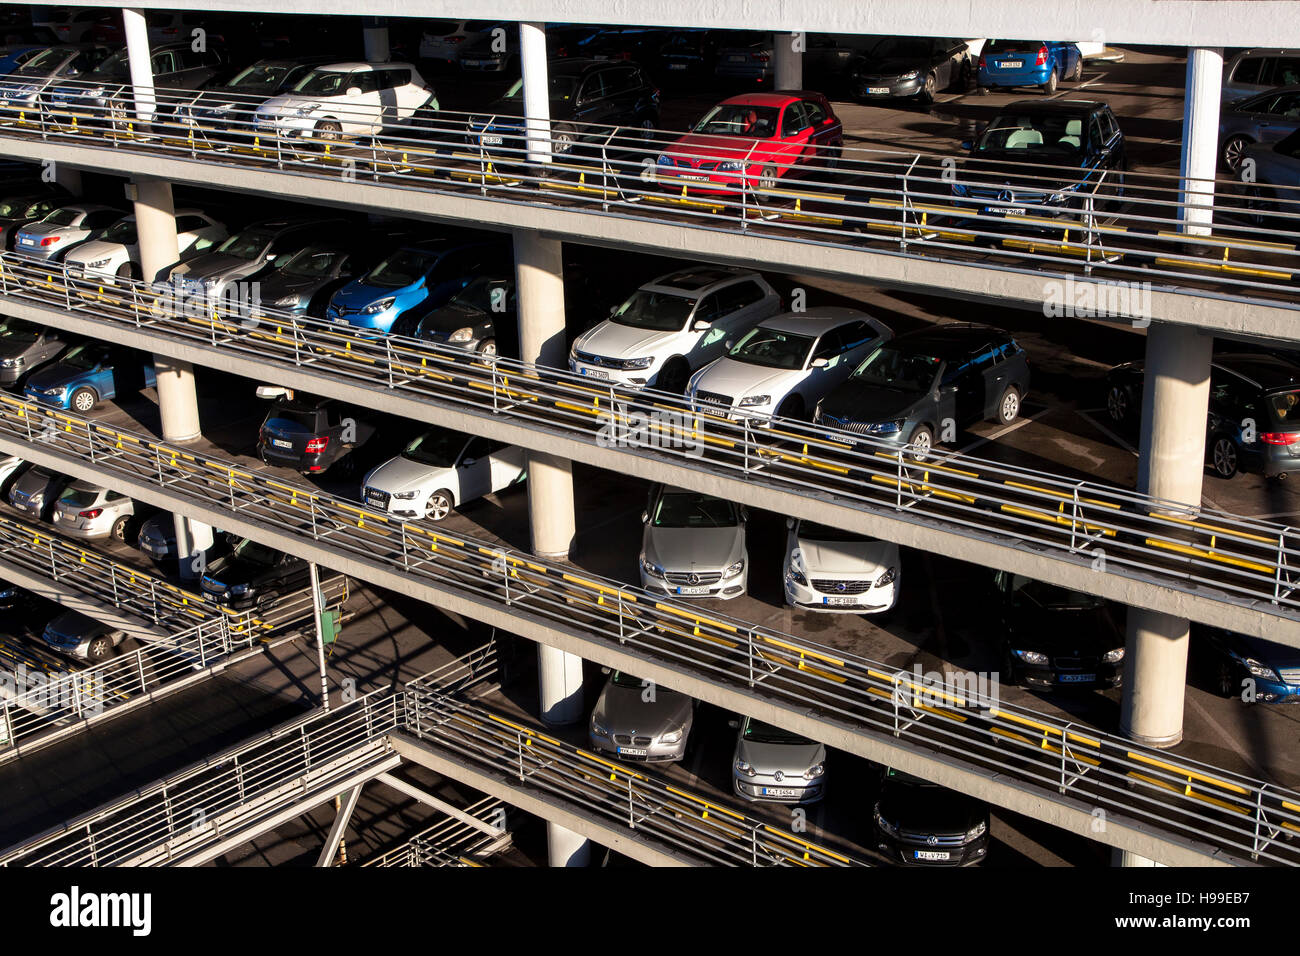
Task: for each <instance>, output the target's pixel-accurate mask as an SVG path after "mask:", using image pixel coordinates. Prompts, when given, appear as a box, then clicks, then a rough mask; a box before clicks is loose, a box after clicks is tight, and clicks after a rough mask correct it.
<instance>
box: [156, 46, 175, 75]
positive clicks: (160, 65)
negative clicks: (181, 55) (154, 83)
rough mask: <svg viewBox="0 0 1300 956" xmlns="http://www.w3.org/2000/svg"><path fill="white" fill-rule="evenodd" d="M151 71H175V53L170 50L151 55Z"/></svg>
mask: <svg viewBox="0 0 1300 956" xmlns="http://www.w3.org/2000/svg"><path fill="white" fill-rule="evenodd" d="M152 65H153V71H154V73H155V74H158V73H175V72H176V55H175V54H174V53H172V52H171V51H170V50H165V51H163V52H162V53H155V54H154V55H153V64H152Z"/></svg>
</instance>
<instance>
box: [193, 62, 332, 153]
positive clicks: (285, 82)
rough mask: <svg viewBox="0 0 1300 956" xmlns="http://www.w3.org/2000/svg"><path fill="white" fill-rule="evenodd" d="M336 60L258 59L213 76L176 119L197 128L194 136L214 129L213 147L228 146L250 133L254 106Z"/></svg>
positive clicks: (293, 85) (251, 132)
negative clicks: (216, 135) (218, 135)
mask: <svg viewBox="0 0 1300 956" xmlns="http://www.w3.org/2000/svg"><path fill="white" fill-rule="evenodd" d="M335 59H337V58H336V57H332V56H311V57H300V58H295V59H282V58H277V59H265V60H258V61H257V62H256V63H253V64H251V65H249V66H246V67H244V68H243V69H242V70H239V71H237V72H235V73H234V74H233V75H231V74H229V73H222V74H218V75H217V76H214V77H213V78H212V79H211V80H209V81H208V82H207V83H204V84H203V86H202V87H201V88H200V89H199V90H198V91H197V92H196V93H195V95H194V96H193V97H192V98H191V99H190V100H189V101H188V102H184V103H179V104H177V106H176V110H175V114H174V115H175V119H176V121H177V122H178V123H179V124H181V125H182V126H195V127H198V129H196V131H195V133H196V135H199V134H200V131H202V132H213V131H217V132H219V133H220V134H221V135H220V137H219V138H218V139H217V141H216V142H215V143H213V145H214V146H217V147H222V146H225V145H227V141H228V140H232V139H233V140H235V141H241V140H243V139H249V138H251V137H252V134H253V120H254V118H255V116H256V114H257V108H258V106H260V105H261V104H263V103H265V102H266V101H267V100H269V99H270V98H271V97H273V96H279V95H281V94H284V93H288V92H289V91H290V90H292V89H293V88H294V87H295V86H297V85H298V84H299V83H300V82H302V80H303V79H304V78H306V76H307V74H309V73H310V72H311V71H312V70H313V69H315V68H316V67H318V66H324V65H325V64H327V63H330V62H332V61H333V60H335Z"/></svg>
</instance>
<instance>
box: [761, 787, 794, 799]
mask: <svg viewBox="0 0 1300 956" xmlns="http://www.w3.org/2000/svg"><path fill="white" fill-rule="evenodd" d="M801 793H802V791H800V790H795V789H793V788H791V787H764V788H763V796H765V797H797V796H799V795H800V794H801Z"/></svg>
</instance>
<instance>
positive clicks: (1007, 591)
mask: <svg viewBox="0 0 1300 956" xmlns="http://www.w3.org/2000/svg"><path fill="white" fill-rule="evenodd" d="M993 581H994V585H995V587H996V588H997V591H998V597H999V609H998V611H999V613H998V621H997V623H998V625H999V626H998V631H999V633H1001V635H1002V658H1003V667H1002V670H1003V674H1004V675H1005V679H1006V680H1007V681H1008V682H1009V683H1011V684H1019V685H1022V686H1025V687H1031V688H1034V689H1037V690H1057V689H1064V688H1070V687H1083V688H1090V689H1095V688H1106V687H1118V686H1119V685H1120V683H1121V681H1122V679H1123V661H1124V618H1123V616H1122V614H1121V613H1120V611H1119V610H1118V609H1117V608H1115V607H1114V606H1112V605H1111V604H1110V603H1109V602H1108V601H1104V600H1102V599H1101V598H1099V597H1097V596H1096V595H1093V594H1084V593H1082V592H1080V591H1069V590H1066V589H1065V588H1061V587H1057V586H1056V585H1054V584H1045V583H1043V582H1042V581H1035V580H1032V579H1031V578H1027V577H1025V576H1023V575H1020V574H1012V573H1010V572H1009V571H998V572H996V573H995V574H994V576H993Z"/></svg>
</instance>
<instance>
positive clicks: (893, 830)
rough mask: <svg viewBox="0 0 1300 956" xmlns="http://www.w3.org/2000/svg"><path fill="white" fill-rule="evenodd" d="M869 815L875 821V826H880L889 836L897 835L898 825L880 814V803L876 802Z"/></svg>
mask: <svg viewBox="0 0 1300 956" xmlns="http://www.w3.org/2000/svg"><path fill="white" fill-rule="evenodd" d="M871 817H872V819H873V820H875V821H876V826H878V827H880V829H881V831H882V832H884V833H888V834H889V835H890V836H898V827H896V826H894V825H893V824H892V823H890V822H889V821H888V820H886V819H885V818H884V817H882V816H881V815H880V804H878V803H877V804H876V805H875V807H874V808H872V811H871Z"/></svg>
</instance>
